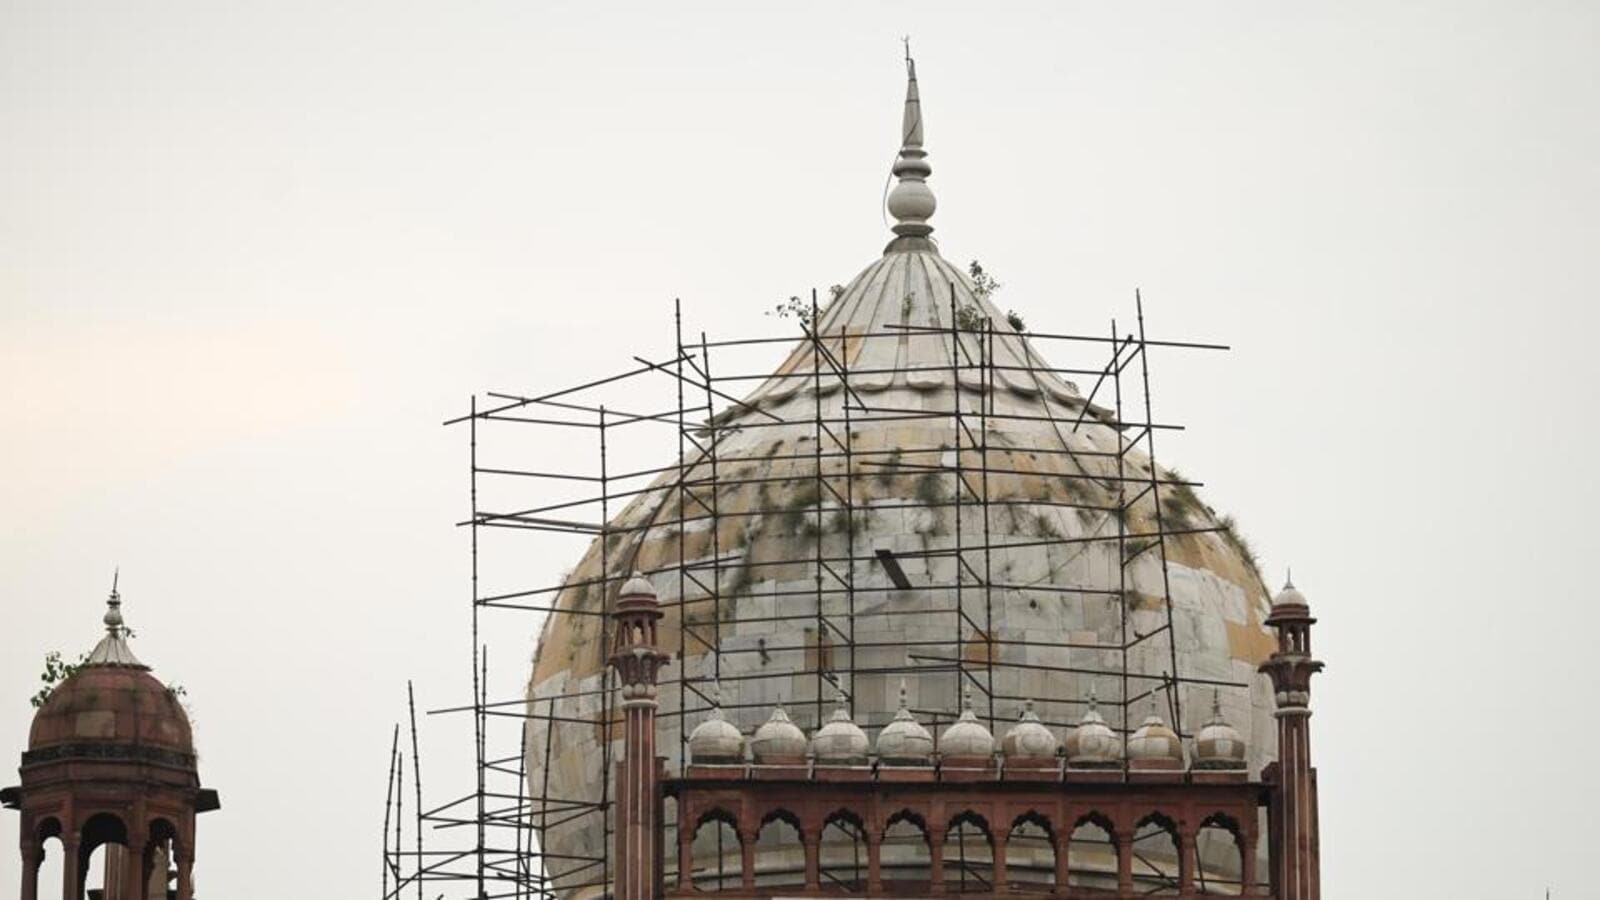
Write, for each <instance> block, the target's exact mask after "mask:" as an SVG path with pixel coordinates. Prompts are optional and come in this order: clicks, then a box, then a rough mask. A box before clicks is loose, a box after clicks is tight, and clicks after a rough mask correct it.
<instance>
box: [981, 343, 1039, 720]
mask: <svg viewBox="0 0 1600 900" xmlns="http://www.w3.org/2000/svg"><path fill="white" fill-rule="evenodd" d="M983 333H984V340H983V343H982V345H981V347H980V355H979V360H980V362H981V364H982V366H983V370H982V374H983V396H981V397H980V398H979V399H978V469H979V473H978V485H979V491H980V496H979V498H978V502H979V504H980V506H979V510H980V511H981V512H982V513H983V630H984V645H983V651H984V652H983V669H984V680H985V681H986V682H987V684H986V685H985V687H984V690H985V691H986V692H987V693H988V695H989V698H988V709H987V712H988V715H987V718H988V720H989V733H990V734H993V733H994V730H995V726H994V652H995V639H994V587H993V585H994V569H993V564H994V554H993V545H994V538H993V535H992V532H991V530H990V526H989V414H990V413H992V412H994V411H995V409H994V399H995V389H994V320H993V319H991V318H989V317H988V316H985V317H984V320H983ZM1041 396H1042V395H1041Z"/></svg>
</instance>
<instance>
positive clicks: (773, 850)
mask: <svg viewBox="0 0 1600 900" xmlns="http://www.w3.org/2000/svg"><path fill="white" fill-rule="evenodd" d="M804 833H805V829H804V827H803V826H802V825H801V823H800V817H799V816H798V815H796V814H795V813H793V812H791V811H790V810H787V809H784V808H783V807H774V808H773V809H769V810H767V811H766V812H765V813H764V814H763V815H762V816H761V822H760V825H759V826H758V828H757V831H756V853H757V856H756V859H757V860H758V861H759V862H760V867H759V868H757V869H756V886H757V887H762V888H767V887H780V886H797V885H803V884H805V881H806V856H805V844H804V842H803V841H802V838H801V836H802V835H803V834H804Z"/></svg>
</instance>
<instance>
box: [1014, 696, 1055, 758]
mask: <svg viewBox="0 0 1600 900" xmlns="http://www.w3.org/2000/svg"><path fill="white" fill-rule="evenodd" d="M1058 746H1060V744H1059V743H1058V742H1057V741H1056V736H1055V735H1054V734H1053V733H1052V732H1051V731H1050V729H1048V728H1046V727H1044V723H1043V722H1040V721H1039V716H1038V715H1037V714H1036V713H1034V711H1033V701H1032V700H1024V701H1023V702H1022V715H1020V716H1018V717H1017V724H1015V725H1013V726H1011V729H1010V730H1009V731H1007V732H1006V736H1005V737H1004V738H1002V739H1001V740H1000V752H1002V753H1004V754H1005V756H1006V759H1052V758H1054V757H1055V755H1056V748H1057V747H1058Z"/></svg>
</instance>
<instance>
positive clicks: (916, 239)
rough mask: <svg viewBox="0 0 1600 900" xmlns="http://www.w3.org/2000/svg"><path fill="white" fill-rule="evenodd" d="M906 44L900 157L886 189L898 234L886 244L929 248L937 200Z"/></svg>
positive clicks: (912, 64) (914, 73)
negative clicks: (930, 184)
mask: <svg viewBox="0 0 1600 900" xmlns="http://www.w3.org/2000/svg"><path fill="white" fill-rule="evenodd" d="M903 40H904V42H905V46H906V105H905V111H904V113H903V114H902V117H901V120H900V156H899V158H898V159H896V160H895V163H894V175H895V178H896V179H898V180H897V182H896V183H895V186H894V189H893V190H891V191H889V215H891V216H894V218H895V224H894V226H893V227H892V229H891V230H892V231H893V232H894V233H895V234H896V235H898V236H899V237H898V238H897V239H896V240H894V241H893V242H891V243H890V244H889V249H890V250H894V249H906V250H926V249H932V244H931V242H929V241H928V240H927V238H928V235H930V234H932V233H933V226H932V225H929V224H928V219H930V218H932V216H933V211H934V209H935V208H936V207H937V205H938V204H937V203H936V202H935V201H934V199H933V191H931V190H929V189H928V183H927V178H928V176H929V175H931V174H933V167H932V166H930V165H928V162H927V156H928V154H927V152H926V151H924V150H923V149H922V141H923V129H922V97H921V95H920V94H919V93H918V91H917V62H916V60H914V59H912V58H911V39H910V38H909V37H907V38H903Z"/></svg>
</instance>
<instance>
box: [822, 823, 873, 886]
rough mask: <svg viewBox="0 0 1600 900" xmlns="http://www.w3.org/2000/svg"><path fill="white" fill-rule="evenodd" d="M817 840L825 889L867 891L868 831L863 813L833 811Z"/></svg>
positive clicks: (823, 824)
mask: <svg viewBox="0 0 1600 900" xmlns="http://www.w3.org/2000/svg"><path fill="white" fill-rule="evenodd" d="M818 837H819V840H820V843H819V844H818V847H819V849H818V858H817V862H818V877H819V880H820V882H821V884H822V887H823V889H824V890H830V889H839V890H845V891H852V892H861V891H865V890H866V887H867V829H866V823H865V822H863V821H862V819H861V816H860V814H858V813H857V812H855V811H854V810H851V809H846V808H844V807H840V808H839V809H836V810H834V811H833V812H831V813H829V814H828V815H827V817H826V818H824V819H823V820H822V830H821V831H820V832H819V834H818Z"/></svg>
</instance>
